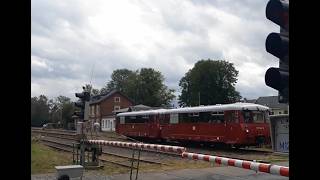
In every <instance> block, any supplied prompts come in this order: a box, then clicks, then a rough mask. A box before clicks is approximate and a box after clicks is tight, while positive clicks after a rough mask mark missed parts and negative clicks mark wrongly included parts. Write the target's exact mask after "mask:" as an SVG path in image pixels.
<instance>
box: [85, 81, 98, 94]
mask: <svg viewBox="0 0 320 180" xmlns="http://www.w3.org/2000/svg"><path fill="white" fill-rule="evenodd" d="M84 88H85V90H86V91H88V92H90V96H95V95H98V94H100V91H99V89H94V88H93V87H92V85H90V84H86V85H85V86H84Z"/></svg>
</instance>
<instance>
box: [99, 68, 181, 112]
mask: <svg viewBox="0 0 320 180" xmlns="http://www.w3.org/2000/svg"><path fill="white" fill-rule="evenodd" d="M112 89H117V90H119V91H120V92H122V93H123V94H125V95H127V96H128V97H129V98H131V99H133V100H134V101H135V103H136V104H145V105H148V106H167V105H168V104H169V103H170V101H171V100H172V99H173V98H174V97H175V96H174V95H173V92H174V90H172V89H168V87H167V86H166V85H164V77H163V75H162V74H161V72H159V71H156V70H154V69H152V68H141V69H140V70H137V71H131V70H128V69H118V70H115V71H113V73H112V75H111V81H109V82H108V83H107V86H106V87H104V88H103V89H102V90H101V91H102V92H108V91H110V90H112Z"/></svg>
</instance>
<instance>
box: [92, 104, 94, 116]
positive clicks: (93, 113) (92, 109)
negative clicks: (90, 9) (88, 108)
mask: <svg viewBox="0 0 320 180" xmlns="http://www.w3.org/2000/svg"><path fill="white" fill-rule="evenodd" d="M94 107H95V106H92V115H93V116H94V109H95V108H94Z"/></svg>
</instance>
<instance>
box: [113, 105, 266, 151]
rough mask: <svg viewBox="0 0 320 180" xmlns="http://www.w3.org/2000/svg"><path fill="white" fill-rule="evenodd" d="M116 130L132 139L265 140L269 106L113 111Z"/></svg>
mask: <svg viewBox="0 0 320 180" xmlns="http://www.w3.org/2000/svg"><path fill="white" fill-rule="evenodd" d="M116 132H117V133H119V134H123V135H125V136H129V137H134V138H145V139H154V140H169V141H179V142H190V141H192V142H204V143H223V144H227V145H234V146H246V145H257V144H260V143H266V142H267V143H269V141H270V129H269V108H268V107H266V106H262V105H258V104H252V103H233V104H223V105H210V106H198V107H185V108H177V109H158V110H148V111H135V112H126V113H119V114H117V118H116Z"/></svg>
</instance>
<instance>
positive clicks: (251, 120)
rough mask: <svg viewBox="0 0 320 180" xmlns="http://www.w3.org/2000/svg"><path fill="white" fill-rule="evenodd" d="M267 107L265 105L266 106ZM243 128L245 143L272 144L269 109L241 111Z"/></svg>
mask: <svg viewBox="0 0 320 180" xmlns="http://www.w3.org/2000/svg"><path fill="white" fill-rule="evenodd" d="M264 107H265V106H264ZM240 122H241V130H242V134H243V135H244V136H243V137H244V139H243V140H244V142H243V144H247V145H262V144H270V141H271V138H270V126H269V122H270V120H269V109H268V108H267V107H266V108H257V110H253V109H245V110H242V111H241V120H240Z"/></svg>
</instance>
